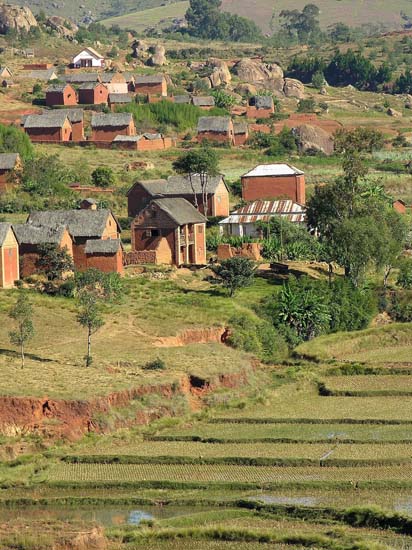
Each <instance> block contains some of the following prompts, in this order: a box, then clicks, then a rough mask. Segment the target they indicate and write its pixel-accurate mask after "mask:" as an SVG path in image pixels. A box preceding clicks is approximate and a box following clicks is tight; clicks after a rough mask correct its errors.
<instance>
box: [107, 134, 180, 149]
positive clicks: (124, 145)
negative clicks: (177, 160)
mask: <svg viewBox="0 0 412 550" xmlns="http://www.w3.org/2000/svg"><path fill="white" fill-rule="evenodd" d="M113 145H114V146H115V147H117V148H118V149H126V150H128V151H161V150H163V149H169V148H170V147H172V146H173V139H172V138H168V137H164V136H163V135H162V134H149V133H145V134H140V135H138V136H116V137H115V138H114V140H113Z"/></svg>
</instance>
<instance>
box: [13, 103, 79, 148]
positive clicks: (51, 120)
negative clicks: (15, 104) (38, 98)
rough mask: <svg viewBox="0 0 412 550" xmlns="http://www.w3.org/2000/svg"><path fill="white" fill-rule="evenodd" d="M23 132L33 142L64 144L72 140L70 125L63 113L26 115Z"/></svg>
mask: <svg viewBox="0 0 412 550" xmlns="http://www.w3.org/2000/svg"><path fill="white" fill-rule="evenodd" d="M23 128H24V131H25V132H26V134H28V136H29V137H30V139H31V141H34V142H55V143H59V142H65V141H70V140H71V139H72V125H71V122H70V120H69V118H68V116H67V115H66V114H65V113H64V112H60V111H59V110H56V111H44V112H43V113H42V114H41V115H28V116H27V117H26V118H25V120H24V125H23Z"/></svg>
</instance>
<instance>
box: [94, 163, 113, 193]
mask: <svg viewBox="0 0 412 550" xmlns="http://www.w3.org/2000/svg"><path fill="white" fill-rule="evenodd" d="M115 181H116V179H115V176H114V172H113V170H112V169H111V168H110V167H108V166H99V167H98V168H96V169H95V170H93V172H92V182H93V184H94V185H95V186H96V187H102V188H106V187H110V186H112V185H114V183H115Z"/></svg>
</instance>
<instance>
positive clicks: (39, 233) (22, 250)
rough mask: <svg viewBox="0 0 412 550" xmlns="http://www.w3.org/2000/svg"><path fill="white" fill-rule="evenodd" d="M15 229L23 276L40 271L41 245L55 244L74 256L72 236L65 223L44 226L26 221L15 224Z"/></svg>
mask: <svg viewBox="0 0 412 550" xmlns="http://www.w3.org/2000/svg"><path fill="white" fill-rule="evenodd" d="M13 229H14V232H15V234H16V237H17V241H18V243H19V255H20V266H21V276H22V277H30V276H31V275H34V274H35V273H38V261H39V257H40V247H41V246H43V245H46V244H53V245H55V246H57V247H59V248H62V249H64V248H65V249H66V251H67V253H68V254H69V255H70V256H71V257H73V242H72V238H71V236H70V234H69V231H68V229H67V227H65V226H64V225H58V226H55V227H47V226H46V227H44V226H39V225H33V224H28V223H25V224H15V225H13Z"/></svg>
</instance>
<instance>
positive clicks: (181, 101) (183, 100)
mask: <svg viewBox="0 0 412 550" xmlns="http://www.w3.org/2000/svg"><path fill="white" fill-rule="evenodd" d="M173 102H174V103H177V104H178V105H189V104H190V103H191V102H192V98H191V97H190V95H175V96H173Z"/></svg>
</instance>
